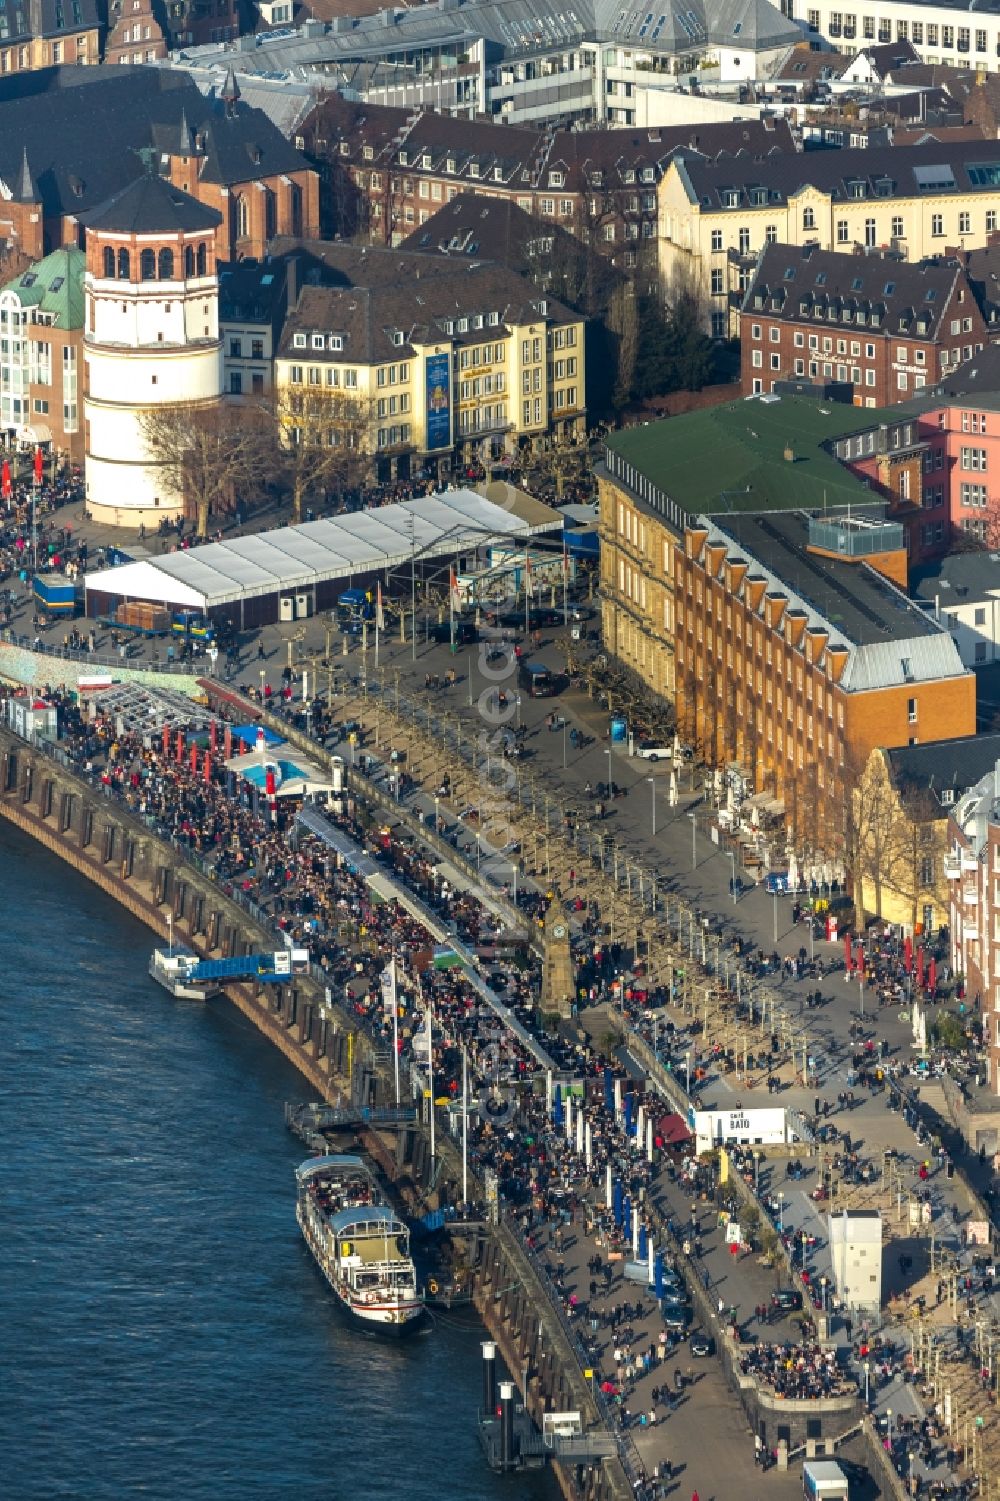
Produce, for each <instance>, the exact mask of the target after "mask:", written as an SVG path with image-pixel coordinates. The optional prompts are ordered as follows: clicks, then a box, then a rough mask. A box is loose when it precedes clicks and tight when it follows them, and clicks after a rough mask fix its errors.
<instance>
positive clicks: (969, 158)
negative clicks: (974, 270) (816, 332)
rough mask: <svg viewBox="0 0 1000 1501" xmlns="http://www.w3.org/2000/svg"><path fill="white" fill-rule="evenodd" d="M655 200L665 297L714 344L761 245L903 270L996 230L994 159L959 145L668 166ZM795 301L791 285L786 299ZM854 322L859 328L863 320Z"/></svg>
mask: <svg viewBox="0 0 1000 1501" xmlns="http://www.w3.org/2000/svg"><path fill="white" fill-rule="evenodd" d="M658 192H659V224H658V235H659V258H660V271H661V275H662V278H663V283H664V286H665V287H666V288H667V289H668V292H669V289H670V288H671V287H675V286H677V287H679V286H684V287H688V288H691V289H692V290H694V291H696V292H697V293H698V295H699V296H700V297H701V298H703V299H704V303H705V306H706V308H707V312H706V327H708V328H710V330H711V332H712V333H713V334H715V335H716V336H718V337H725V336H727V335H735V334H736V333H738V332H739V328H738V307H739V304H740V302H741V301H742V294H743V293H744V292H745V291H746V290H747V287H748V285H749V281H750V278H751V276H752V272H753V268H754V266H755V264H756V260H757V256H758V255H759V253H760V251H761V248H762V247H763V246H764V245H765V244H767V243H768V242H772V241H779V242H781V243H783V244H787V245H806V244H815V245H819V246H820V248H821V249H823V250H842V251H851V250H854V249H855V248H858V247H860V248H863V249H868V250H873V249H878V248H882V247H884V248H886V249H892V250H895V251H898V252H899V253H900V254H901V255H902V256H903V257H904V258H905V259H907V260H911V261H917V260H921V259H922V258H924V257H927V256H934V255H941V254H943V252H944V251H945V249H946V247H948V246H958V245H983V244H985V243H986V239H987V236H988V235H989V234H991V233H993V231H994V230H996V229H997V228H998V225H1000V151H997V150H993V151H991V150H990V149H989V147H988V145H986V143H984V142H982V141H962V142H957V143H950V144H948V145H947V146H942V145H930V146H894V147H886V148H877V149H874V150H846V151H812V152H798V153H788V152H776V153H774V154H772V155H770V156H765V157H754V156H749V155H747V156H743V155H740V156H735V157H732V158H727V159H720V160H717V161H707V160H704V159H702V158H698V157H693V156H687V157H684V156H678V157H675V159H674V161H673V162H672V163H671V164H670V167H669V168H668V169H667V171H666V172H665V173H664V175H663V178H662V180H661V182H660V185H659V190H658ZM886 279H887V281H889V280H891V279H892V278H891V265H887V269H886ZM796 291H797V288H796V286H795V283H794V282H791V283H790V284H789V288H788V295H789V296H794V295H795V292H796ZM864 311H865V312H866V316H869V317H870V315H871V312H872V311H873V309H867V308H866V309H865V310H864ZM874 311H876V312H877V309H874Z"/></svg>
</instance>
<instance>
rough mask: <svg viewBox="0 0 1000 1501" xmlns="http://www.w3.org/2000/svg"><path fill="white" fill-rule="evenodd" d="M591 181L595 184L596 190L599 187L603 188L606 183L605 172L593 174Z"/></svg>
mask: <svg viewBox="0 0 1000 1501" xmlns="http://www.w3.org/2000/svg"><path fill="white" fill-rule="evenodd" d="M590 180H591V182H592V183H593V184H594V187H595V188H599V187H601V185H602V184H603V182H604V173H603V172H592V173H591V176H590Z"/></svg>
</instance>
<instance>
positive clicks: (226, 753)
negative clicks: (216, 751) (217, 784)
mask: <svg viewBox="0 0 1000 1501" xmlns="http://www.w3.org/2000/svg"><path fill="white" fill-rule="evenodd" d="M232 753H233V732H232V730H231V729H230V727H229V725H228V724H227V725H226V728H225V729H224V730H223V732H222V759H223V760H224V761H228V760H229V758H230V756H231V755H232Z"/></svg>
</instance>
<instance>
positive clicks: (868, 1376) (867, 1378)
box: [862, 1360, 872, 1407]
mask: <svg viewBox="0 0 1000 1501" xmlns="http://www.w3.org/2000/svg"><path fill="white" fill-rule="evenodd" d="M862 1369H863V1371H864V1373H865V1406H866V1407H867V1406H868V1405H869V1387H870V1381H871V1372H872V1368H871V1362H870V1361H868V1360H866V1361H865V1363H864V1366H863V1367H862Z"/></svg>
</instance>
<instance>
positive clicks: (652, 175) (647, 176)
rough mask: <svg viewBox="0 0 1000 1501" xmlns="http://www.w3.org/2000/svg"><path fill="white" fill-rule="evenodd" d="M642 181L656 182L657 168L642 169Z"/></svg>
mask: <svg viewBox="0 0 1000 1501" xmlns="http://www.w3.org/2000/svg"><path fill="white" fill-rule="evenodd" d="M642 180H643V182H655V181H656V168H655V167H643V169H642Z"/></svg>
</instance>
